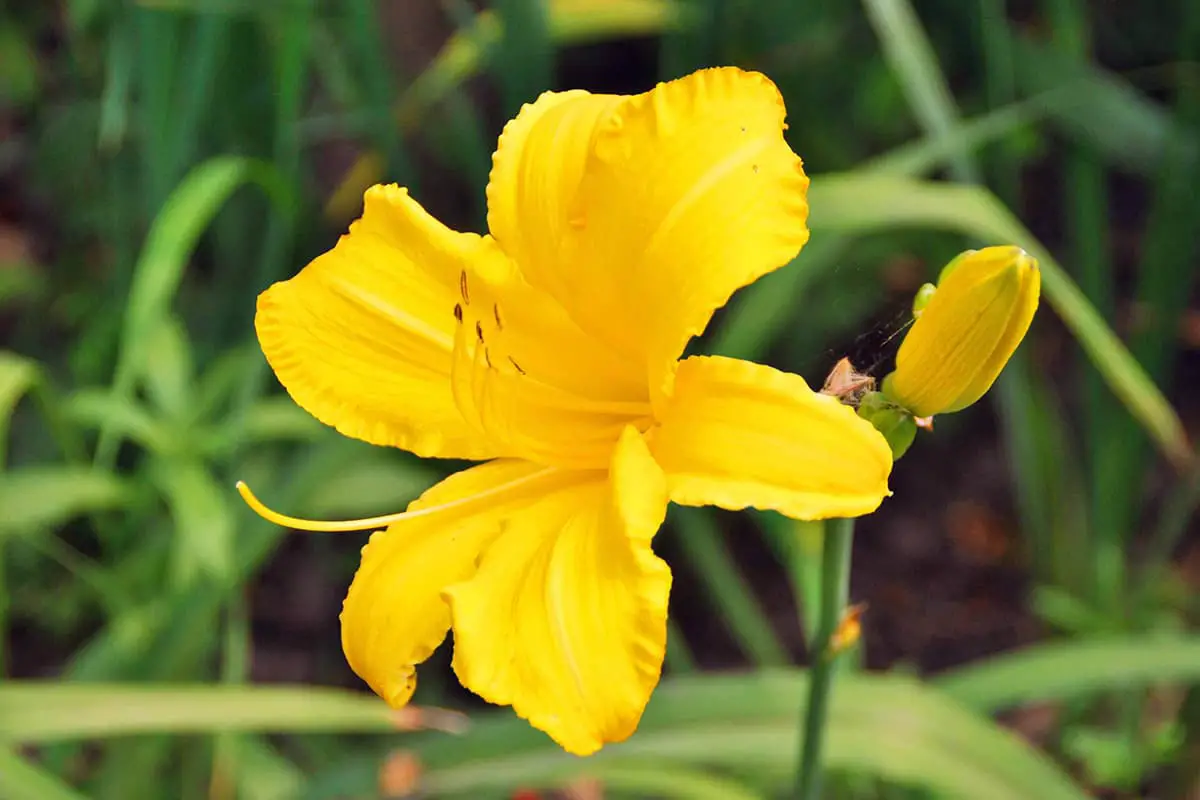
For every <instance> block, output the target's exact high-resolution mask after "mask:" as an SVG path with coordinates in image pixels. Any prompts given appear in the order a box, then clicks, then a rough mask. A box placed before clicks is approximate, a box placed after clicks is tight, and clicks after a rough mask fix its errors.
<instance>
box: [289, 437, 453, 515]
mask: <svg viewBox="0 0 1200 800" xmlns="http://www.w3.org/2000/svg"><path fill="white" fill-rule="evenodd" d="M398 456H399V454H398V453H396V452H395V451H393V450H388V449H383V448H377V447H375V448H365V447H364V448H363V449H362V455H361V456H360V457H359V458H357V459H355V460H354V461H353V462H351V463H349V464H347V465H346V466H345V467H344V468H342V469H340V470H338V471H336V472H332V473H330V474H329V475H327V476H325V479H324V480H323V481H322V482H321V485H320V486H318V487H317V488H316V489H315V490H313V491H311V492H309V493H307V495H306V496H305V498H304V506H303V509H302V510H303V512H304V513H305V514H309V515H312V516H313V517H321V518H324V517H338V516H354V515H361V514H385V513H390V512H394V511H402V510H403V509H404V508H405V507H407V506H408V504H409V503H410V502H412V501H413V500H414V499H416V497H417V496H418V495H420V494H421V492H424V491H425V490H426V489H428V488H429V487H430V486H432V485H433V484H434V483H436V482H437V474H436V473H435V472H433V470H431V469H429V468H428V467H427V466H425V465H424V464H422V463H421V462H419V461H417V460H415V459H408V458H404V457H398Z"/></svg>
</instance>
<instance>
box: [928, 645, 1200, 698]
mask: <svg viewBox="0 0 1200 800" xmlns="http://www.w3.org/2000/svg"><path fill="white" fill-rule="evenodd" d="M1198 679H1200V638H1194V637H1193V638H1174V637H1159V638H1152V637H1139V638H1120V639H1111V640H1105V639H1090V640H1078V641H1070V642H1056V643H1051V644H1042V645H1034V646H1031V647H1028V648H1026V649H1024V650H1018V651H1016V652H1014V653H1008V654H1005V655H1002V656H996V657H993V658H991V659H988V660H986V661H983V662H980V663H978V664H972V665H971V666H967V667H960V668H959V669H956V670H952V671H950V672H947V673H945V674H943V675H940V676H938V677H937V678H936V679H935V680H934V684H935V685H936V686H937V687H938V688H939V689H941V690H942V691H944V692H946V693H947V694H948V695H950V696H951V697H953V698H955V699H956V700H958V701H960V702H962V703H964V704H966V705H968V706H971V707H972V708H977V709H980V710H981V711H988V712H993V711H1001V710H1003V709H1005V708H1009V707H1011V706H1014V705H1018V704H1020V703H1026V702H1031V701H1042V700H1069V699H1073V698H1077V697H1086V696H1089V695H1094V694H1099V693H1101V692H1105V691H1111V690H1117V689H1126V688H1128V687H1130V686H1145V685H1149V684H1154V683H1168V682H1176V681H1184V682H1191V681H1196V680H1198Z"/></svg>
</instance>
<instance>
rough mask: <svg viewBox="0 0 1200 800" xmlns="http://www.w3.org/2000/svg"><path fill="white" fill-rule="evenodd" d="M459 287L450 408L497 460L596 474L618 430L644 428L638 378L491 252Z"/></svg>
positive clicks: (646, 414) (645, 402)
mask: <svg viewBox="0 0 1200 800" xmlns="http://www.w3.org/2000/svg"><path fill="white" fill-rule="evenodd" d="M485 242H491V239H490V238H488V239H486V240H485ZM463 287H465V288H464V292H463V298H464V300H463V303H462V304H461V305H460V306H459V308H457V309H456V311H455V313H456V314H457V316H458V317H459V318H460V319H461V323H460V325H459V330H458V335H457V337H456V341H455V349H454V353H455V361H454V370H453V375H452V377H453V384H454V396H455V400H456V401H457V403H458V407H459V409H460V411H462V413H463V414H464V416H465V417H466V418H467V420H468V421H469V422H470V423H471V424H472V425H473V426H475V427H476V428H477V429H478V430H480V431H482V432H483V433H484V434H486V436H487V437H488V438H489V439H492V440H494V441H496V442H498V443H499V446H500V447H502V448H503V449H504V450H505V451H506V452H511V453H514V454H516V455H519V456H520V457H521V458H526V459H530V460H533V461H537V462H539V463H543V464H552V465H556V466H563V467H569V468H573V469H599V470H603V469H606V468H607V467H608V463H609V460H610V459H611V457H612V450H613V447H614V446H615V445H616V442H617V439H618V438H619V436H620V435H621V431H622V430H624V428H625V426H626V425H629V424H634V425H636V426H638V427H640V428H645V427H647V426H648V425H649V423H650V419H651V415H652V411H651V408H650V403H649V398H648V394H647V389H646V383H645V377H644V375H643V374H641V373H639V371H638V370H637V369H635V368H633V367H632V366H631V365H630V363H629V361H628V360H627V359H621V358H620V357H618V356H617V355H616V354H615V353H614V352H612V351H611V350H610V349H608V348H606V347H605V346H604V345H603V343H602V342H600V341H598V340H597V339H595V338H594V337H590V336H588V335H586V334H585V333H584V332H583V331H582V330H580V329H579V327H578V326H576V325H575V324H574V322H573V321H572V320H571V318H570V317H569V316H568V315H567V314H566V312H565V311H564V310H563V309H562V307H561V306H560V305H559V304H558V303H557V301H556V300H554V299H553V298H552V297H550V296H549V295H548V294H546V293H545V292H543V291H541V290H538V289H535V288H533V287H532V286H530V285H529V284H528V283H527V282H526V281H525V279H524V278H523V277H522V275H521V274H520V273H519V272H518V271H517V270H516V269H515V268H514V267H513V266H512V264H511V262H510V261H509V260H508V259H507V258H504V257H503V256H502V255H500V254H499V251H497V257H496V258H493V259H483V260H481V261H478V262H477V264H476V268H475V270H474V271H473V272H472V273H471V274H470V275H465V276H464V278H463ZM468 299H469V300H468Z"/></svg>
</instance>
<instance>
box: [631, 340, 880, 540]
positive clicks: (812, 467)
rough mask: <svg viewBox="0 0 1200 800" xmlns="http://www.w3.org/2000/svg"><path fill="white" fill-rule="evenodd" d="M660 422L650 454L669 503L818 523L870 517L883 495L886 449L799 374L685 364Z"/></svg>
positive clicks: (716, 360) (720, 363) (706, 362)
mask: <svg viewBox="0 0 1200 800" xmlns="http://www.w3.org/2000/svg"><path fill="white" fill-rule="evenodd" d="M661 420H662V423H661V426H660V427H658V428H657V429H655V430H653V431H652V432H651V434H650V436H651V439H650V447H651V450H652V452H653V453H654V458H655V459H656V460H657V461H658V463H659V464H661V465H662V468H663V471H664V472H665V473H666V475H667V485H668V487H669V491H670V496H671V500H673V501H674V502H676V503H680V504H683V505H691V506H699V505H716V506H720V507H722V508H728V509H741V508H746V507H747V506H751V507H754V508H761V509H773V510H775V511H779V512H781V513H783V514H786V515H787V516H789V517H793V518H796V519H821V518H825V517H852V516H859V515H862V514H869V513H870V512H872V511H874V510H875V509H876V508H877V507H878V506H879V504H880V502H881V501H882V500H883V498H884V497H885V496H886V495H887V491H888V489H887V478H888V473H889V472H890V471H891V468H892V454H891V451H890V449H889V448H888V445H887V442H886V441H885V440H884V438H883V437H882V436H881V435H880V434H879V433H878V432H877V431H876V430H875V429H874V428H872V427H871V425H870V424H869V423H868V422H866V421H864V420H862V419H859V418H858V416H857V415H856V414H855V413H854V410H853V409H851V408H850V407H848V406H844V405H842V404H841V403H839V402H838V401H837V400H836V399H835V398H833V397H830V396H827V395H823V394H818V393H816V392H813V391H812V390H811V389H809V388H808V385H807V384H806V383H805V382H804V379H803V378H801V377H799V376H798V375H791V374H789V373H786V372H779V371H778V370H775V369H771V368H770V367H765V366H762V365H760V364H753V363H751V362H748V361H738V360H736V359H731V358H720V357H698V358H688V359H685V360H684V361H681V362H680V364H679V371H678V374H677V376H676V379H675V390H674V395H673V397H672V398H671V399H670V400H669V401H668V404H667V407H666V410H665V412H664V414H663V416H662V417H661Z"/></svg>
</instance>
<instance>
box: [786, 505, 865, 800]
mask: <svg viewBox="0 0 1200 800" xmlns="http://www.w3.org/2000/svg"><path fill="white" fill-rule="evenodd" d="M853 541H854V520H853V519H831V520H827V521H826V522H825V537H824V540H823V541H822V543H821V608H820V612H819V613H820V616H819V624H818V626H817V630H816V632H815V634H814V635H813V637H812V639H811V641H810V642H809V653H810V655H809V660H810V661H811V662H812V663H811V666H810V667H809V681H808V703H807V704H806V706H805V710H804V737H803V739H802V741H801V745H800V746H801V750H800V771H799V772H798V773H797V774H796V795H795V796H796V797H797V798H798V800H816V798H817V797H819V796H820V793H821V747H822V745H823V744H824V741H825V718H826V716H827V715H828V711H829V694H830V689H832V687H833V674H834V670H835V669H836V667H837V661H838V654H837V653H834V652H831V651H830V649H829V644H830V640H831V639H832V638H833V635H834V633H835V632H836V631H837V628H838V624H839V623H840V622H841V619H842V614H843V612H844V611H845V609H846V600H847V598H848V597H849V594H850V545H851V544H852V543H853Z"/></svg>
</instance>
